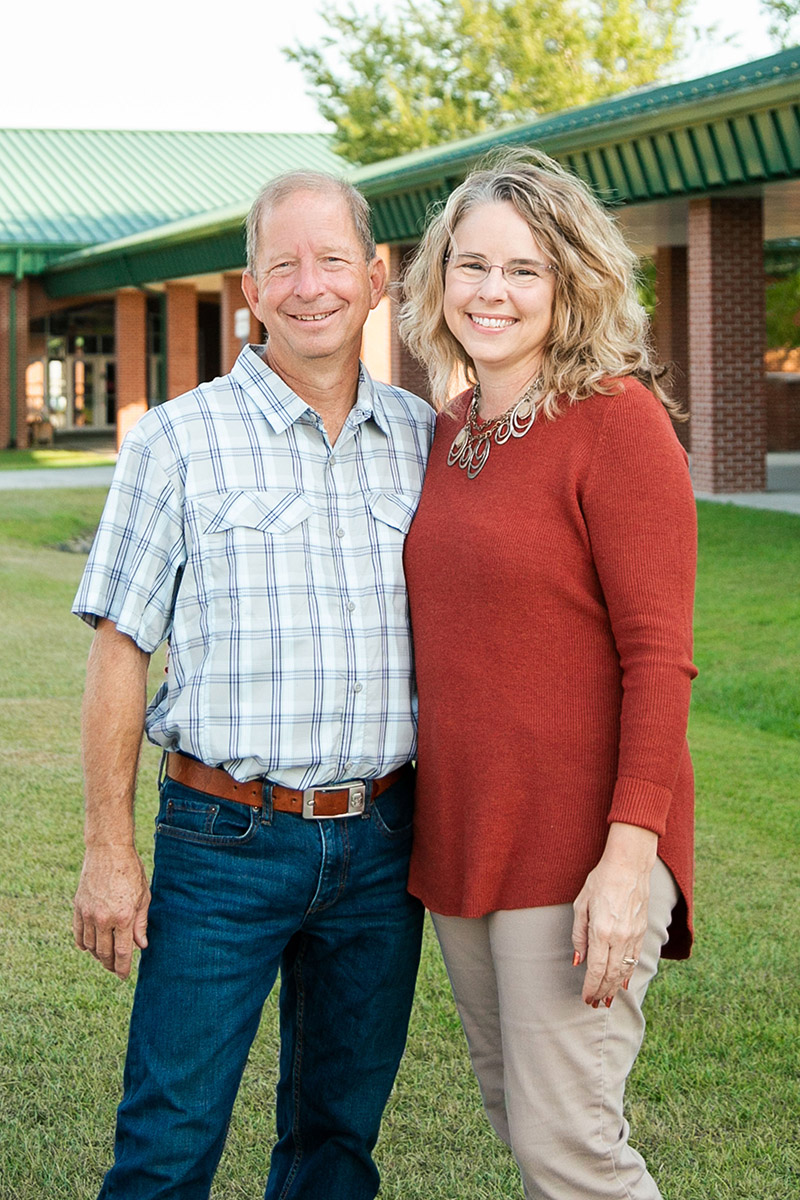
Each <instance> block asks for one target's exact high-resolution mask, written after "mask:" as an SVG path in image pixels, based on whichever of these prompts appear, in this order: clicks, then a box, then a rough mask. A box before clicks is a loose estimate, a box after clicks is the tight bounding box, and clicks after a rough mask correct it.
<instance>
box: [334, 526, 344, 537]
mask: <svg viewBox="0 0 800 1200" xmlns="http://www.w3.org/2000/svg"><path fill="white" fill-rule="evenodd" d="M336 536H337V537H338V538H343V537H344V530H343V529H342V528H339V529H337V530H336Z"/></svg>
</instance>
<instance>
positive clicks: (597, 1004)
mask: <svg viewBox="0 0 800 1200" xmlns="http://www.w3.org/2000/svg"><path fill="white" fill-rule="evenodd" d="M599 1007H600V1001H599V1000H593V1001H592V1008H599Z"/></svg>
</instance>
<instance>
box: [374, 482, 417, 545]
mask: <svg viewBox="0 0 800 1200" xmlns="http://www.w3.org/2000/svg"><path fill="white" fill-rule="evenodd" d="M418 503H419V496H417V495H413V494H412V493H410V492H369V493H368V494H367V504H368V506H369V511H370V513H371V514H372V516H373V517H374V519H375V521H376V522H377V524H378V526H379V527H383V528H384V529H388V530H393V531H394V532H395V533H399V534H401V535H402V537H405V536H406V534H407V533H408V531H409V528H410V527H411V522H412V520H413V519H414V513H415V512H416V511H417V504H418Z"/></svg>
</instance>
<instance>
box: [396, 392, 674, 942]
mask: <svg viewBox="0 0 800 1200" xmlns="http://www.w3.org/2000/svg"><path fill="white" fill-rule="evenodd" d="M470 395H471V394H470V393H465V395H464V396H463V397H462V398H461V399H460V400H459V402H458V404H457V408H456V410H455V411H456V414H457V419H456V420H454V419H453V417H452V416H449V415H444V414H443V415H441V416H440V417H439V420H438V423H437V430H436V438H435V441H434V446H433V450H432V453H431V458H430V463H429V466H428V472H427V476H426V479H425V485H424V488H423V492H422V499H421V502H420V505H419V509H418V511H417V515H416V517H415V519H414V523H413V525H412V528H411V531H410V533H409V536H408V539H407V541H406V550H405V566H406V575H407V579H408V589H409V596H410V603H411V619H412V626H413V631H414V644H415V655H416V669H417V681H418V686H419V704H420V708H419V750H418V768H419V771H418V780H417V808H416V817H415V833H414V850H413V856H412V862H411V874H410V880H409V887H410V889H411V891H412V892H413V893H414V894H415V895H417V896H419V897H420V898H421V899H422V900H423V901H424V902H425V904H426V905H427V906H428V907H429V908H431V909H433V910H434V911H435V912H439V913H443V914H446V915H450V916H453V915H456V916H465V917H475V916H481V915H483V914H484V913H487V912H492V911H496V910H498V909H511V908H528V907H535V906H540V905H549V904H564V903H568V902H570V903H571V902H572V901H573V900H574V899H575V897H576V895H577V894H578V892H579V891H580V889H581V887H582V886H583V882H584V880H585V878H586V876H587V874H588V873H589V871H590V870H591V869H592V867H594V865H595V864H596V863H597V861H598V859H599V858H600V856H601V854H602V852H603V848H604V845H605V840H606V836H607V829H608V823H609V822H610V821H623V822H626V823H628V824H632V825H641V826H645V827H646V828H648V829H652V830H654V831H655V832H656V833H658V834H659V856H660V857H661V858H662V859H663V860H664V862H665V863H666V864H667V866H669V868H670V869H671V871H672V873H673V875H674V876H675V879H676V881H677V883H678V887H679V888H680V892H681V896H682V903H680V904H679V906H678V908H677V909H676V911H675V913H674V914H673V921H672V926H671V928H670V941H669V945H668V947H667V948H666V950H665V954H666V955H668V956H672V957H685V956H686V955H687V954H688V953H689V949H690V946H691V897H692V876H693V869H692V866H693V835H692V830H693V781H692V767H691V762H690V759H689V752H688V748H687V745H686V721H687V715H688V709H689V692H690V687H691V681H692V679H693V678H694V676H695V674H696V671H695V668H694V666H693V664H692V659H691V653H692V642H691V627H692V605H693V596H694V575H695V559H696V521H695V505H694V497H693V494H692V488H691V484H690V481H689V473H688V469H687V460H686V454H685V452H684V451H683V449H682V447H681V446H680V444H679V442H678V440H677V438H676V437H675V434H674V432H673V430H672V426H671V424H670V421H669V418H668V416H667V414H666V412H665V410H664V408H663V406H662V405H661V404H660V402H659V401H658V400H657V399H656V398H655V397H654V396H652V395H651V393H650V392H648V391H647V390H646V389H645V388H644V387H642V386H641V385H640V384H639V383H637V382H635V381H634V380H626V381H623V390H622V391H621V392H620V393H619V394H618V395H615V396H610V397H609V396H599V395H597V396H592V397H590V398H589V399H587V400H584V401H581V402H580V403H578V404H575V405H572V406H570V407H565V408H564V410H563V412H562V413H561V414H560V415H559V416H558V417H557V418H556V419H555V420H553V421H548V420H546V419H544V418H542V417H538V418H537V420H536V421H535V423H534V426H533V428H532V429H531V430H530V431H529V432H528V433H527V435H526V436H525V437H523V438H521V439H518V440H515V439H511V440H510V441H509V442H507V443H506V444H505V445H502V446H497V445H495V444H493V445H492V449H491V453H490V455H489V459H488V462H487V463H486V465H485V466H484V468H483V470H482V472H481V473H480V475H478V476H477V478H475V479H468V478H467V476H466V473H465V472H464V471H462V470H461V469H460V468H459V467H448V466H447V465H446V459H447V452H448V449H449V447H450V444H451V442H452V440H453V438H454V437H455V435H456V433H457V432H458V430H459V429H460V428H461V425H462V424H463V418H464V414H465V411H466V406H467V403H468V401H469V398H470Z"/></svg>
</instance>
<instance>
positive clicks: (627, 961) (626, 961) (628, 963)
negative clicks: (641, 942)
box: [622, 958, 639, 967]
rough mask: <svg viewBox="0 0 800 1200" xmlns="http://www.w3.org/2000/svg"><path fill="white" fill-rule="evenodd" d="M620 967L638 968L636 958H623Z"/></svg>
mask: <svg viewBox="0 0 800 1200" xmlns="http://www.w3.org/2000/svg"><path fill="white" fill-rule="evenodd" d="M622 965H623V966H625V967H638V965H639V960H638V958H623V960H622Z"/></svg>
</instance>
